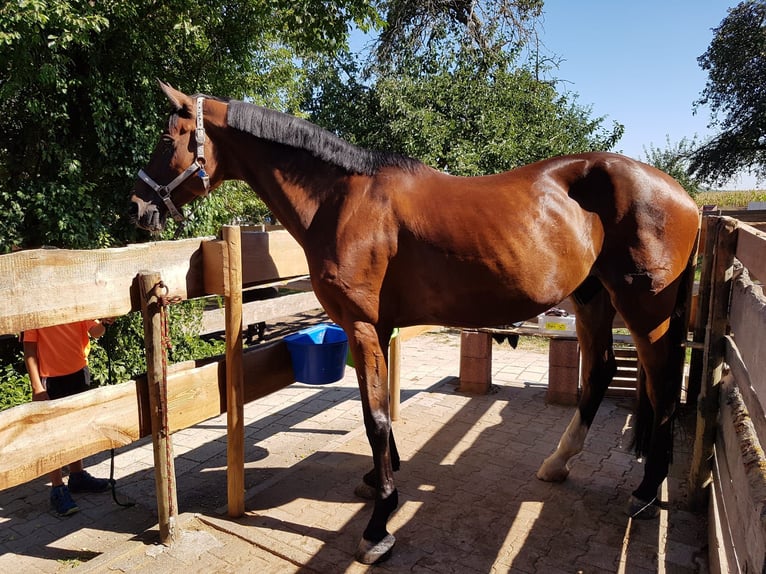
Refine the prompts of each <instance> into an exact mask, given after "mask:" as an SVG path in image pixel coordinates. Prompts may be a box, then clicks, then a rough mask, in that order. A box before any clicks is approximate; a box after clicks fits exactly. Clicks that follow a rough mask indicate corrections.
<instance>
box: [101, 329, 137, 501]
mask: <svg viewBox="0 0 766 574" xmlns="http://www.w3.org/2000/svg"><path fill="white" fill-rule="evenodd" d="M104 328H105V329H106V330H107V332H106V364H107V371H106V373H107V374H106V378H107V382H108V383H109V384H110V385H111V384H112V346H113V344H114V332H113V331H112V330H110V329H109V327H108V326H107V325H105V326H104ZM109 486H111V487H112V499H113V500H114V502H115V504H117V505H118V506H122V507H123V508H130V507H131V506H135V505H136V503H135V502H120V501H119V500H118V498H117V481H116V480H115V479H114V447H112V449H111V460H110V464H109Z"/></svg>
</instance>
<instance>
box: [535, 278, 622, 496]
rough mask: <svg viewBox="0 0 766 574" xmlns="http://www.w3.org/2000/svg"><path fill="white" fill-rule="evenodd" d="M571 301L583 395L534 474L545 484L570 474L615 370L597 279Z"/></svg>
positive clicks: (607, 313)
mask: <svg viewBox="0 0 766 574" xmlns="http://www.w3.org/2000/svg"><path fill="white" fill-rule="evenodd" d="M572 300H573V302H574V303H575V313H576V316H577V323H576V325H577V338H578V340H579V343H580V352H581V357H582V366H581V373H582V381H583V388H582V396H581V397H580V401H579V404H578V406H577V410H576V411H575V414H574V416H573V417H572V420H571V421H570V423H569V426H568V427H567V428H566V430H565V431H564V434H563V435H562V436H561V440H559V444H558V447H557V448H556V451H555V452H554V453H553V454H552V455H550V456H549V457H548V458H547V459H545V461H544V462H543V464H542V466H541V467H540V469H539V470H538V471H537V478H539V479H541V480H547V481H562V480H564V479H565V478H566V477H567V475H568V474H569V464H568V463H569V459H571V458H572V457H573V456H574V455H576V454H578V453H579V452H580V451H582V447H583V443H584V442H585V437H586V435H587V434H588V429H590V426H591V424H592V423H593V419H594V418H595V416H596V411H597V410H598V407H599V405H600V404H601V400H602V399H603V398H604V393H605V392H606V389H607V387H608V386H609V383H610V382H611V380H612V377H614V373H615V371H616V363H615V359H614V351H613V349H612V322H613V321H614V315H615V310H614V307H612V303H611V302H610V300H609V294H608V293H607V292H606V290H605V289H604V287H603V286H602V285H601V282H600V281H598V279H596V278H595V277H589V278H588V279H586V281H585V282H584V283H583V284H582V285H581V286H580V287H579V288H578V289H577V291H575V293H574V294H573V296H572Z"/></svg>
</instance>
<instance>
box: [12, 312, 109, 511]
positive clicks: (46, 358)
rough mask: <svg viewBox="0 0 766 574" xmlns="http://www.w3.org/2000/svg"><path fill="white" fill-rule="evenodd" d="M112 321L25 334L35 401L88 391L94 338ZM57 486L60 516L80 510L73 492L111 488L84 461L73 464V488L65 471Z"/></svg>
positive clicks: (56, 475) (54, 495)
mask: <svg viewBox="0 0 766 574" xmlns="http://www.w3.org/2000/svg"><path fill="white" fill-rule="evenodd" d="M109 323H111V320H107V319H102V320H101V321H96V320H90V321H78V322H75V323H68V324H66V325H55V326H52V327H44V328H42V329H30V330H29V331H25V332H24V363H25V364H26V367H27V372H28V373H29V380H30V382H31V383H32V400H33V401H45V400H48V399H59V398H62V397H68V396H70V395H74V394H77V393H81V392H83V391H86V390H88V388H89V387H90V371H89V370H88V353H89V352H90V337H93V338H98V337H100V336H101V335H103V334H104V333H105V332H106V327H105V324H109ZM49 476H50V480H51V483H52V485H53V488H52V490H51V497H50V498H51V505H52V506H53V508H54V510H55V511H56V512H57V514H58V515H59V516H70V515H72V514H74V513H75V512H77V511H78V510H79V507H78V506H77V504H76V503H75V501H74V500H73V499H72V496H71V494H70V492H104V491H105V490H107V489H108V488H109V481H108V480H107V479H105V478H94V477H92V476H91V475H90V474H89V473H88V472H87V471H85V470H84V469H83V466H82V460H78V461H75V462H72V463H70V464H69V487H67V485H65V484H64V479H63V473H62V471H61V469H56V470H54V471H52V472H51V473H50V475H49Z"/></svg>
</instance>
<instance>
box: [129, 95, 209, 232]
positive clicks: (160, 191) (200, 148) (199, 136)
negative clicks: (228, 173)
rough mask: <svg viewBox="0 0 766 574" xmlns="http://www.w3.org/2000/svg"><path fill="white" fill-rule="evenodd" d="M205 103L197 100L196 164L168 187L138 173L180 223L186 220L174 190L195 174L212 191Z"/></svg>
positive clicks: (141, 171) (144, 174) (143, 173)
mask: <svg viewBox="0 0 766 574" xmlns="http://www.w3.org/2000/svg"><path fill="white" fill-rule="evenodd" d="M204 101H205V98H203V97H199V98H197V129H196V130H195V132H194V137H195V139H196V140H197V156H196V159H195V160H194V162H193V163H192V164H191V165H190V166H189V167H187V168H186V169H185V170H184V171H183V172H182V173H180V174H179V175H178V176H176V178H175V179H174V180H173V181H171V182H170V183H169V184H167V185H160V184H159V183H157V182H156V181H154V180H153V179H152V178H151V177H150V176H149V174H148V173H146V172H145V171H144V170H143V169H142V170H140V171H139V172H138V177H139V178H141V181H143V182H144V183H145V184H146V185H148V186H149V187H151V188H152V189H153V190H154V191H155V192H156V193H157V195H158V196H159V198H160V199H161V200H162V202H163V203H164V204H165V206H166V207H167V208H168V212H169V213H170V215H171V216H172V217H173V219H175V220H176V221H177V222H178V223H180V222H182V221H183V220H184V219H185V218H184V215H183V213H181V211H180V210H179V209H178V208H177V207H176V206H175V204H174V203H173V200H172V199H171V198H170V194H171V193H172V192H173V190H174V189H175V188H177V187H178V186H179V185H181V184H182V183H183V182H184V181H186V180H187V179H189V178H190V177H191V176H192V175H194V174H195V173H196V174H197V175H198V176H199V178H200V179H201V180H202V183H203V185H204V186H205V193H207V192H208V190H209V189H210V178H209V177H208V175H207V173H206V172H205V123H204V121H203V118H202V105H203V103H204ZM198 172H199V173H198Z"/></svg>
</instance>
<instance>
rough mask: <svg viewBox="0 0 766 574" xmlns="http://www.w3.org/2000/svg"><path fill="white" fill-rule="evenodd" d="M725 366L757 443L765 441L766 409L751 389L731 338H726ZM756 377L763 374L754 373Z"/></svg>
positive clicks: (748, 370) (759, 396) (742, 363)
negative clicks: (727, 367) (750, 423)
mask: <svg viewBox="0 0 766 574" xmlns="http://www.w3.org/2000/svg"><path fill="white" fill-rule="evenodd" d="M725 357H726V364H728V365H729V368H730V369H731V374H732V376H733V377H734V380H736V381H737V388H738V389H739V391H740V393H741V394H742V401H743V402H744V403H745V407H746V408H747V411H748V413H749V414H750V418H751V420H752V421H753V426H754V427H755V432H756V435H757V436H758V440H759V441H762V442H763V441H766V414H764V413H766V407H764V404H763V395H762V394H761V395H759V394H758V393H757V392H756V390H755V389H754V388H753V383H752V378H751V373H750V369H748V367H747V365H746V364H745V360H744V358H743V357H742V354H741V353H740V350H739V348H738V347H737V344H736V343H735V342H734V339H733V338H732V337H726V355H725ZM755 375H756V377H758V376H759V375H760V376H762V375H763V373H762V372H761V373H755Z"/></svg>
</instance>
